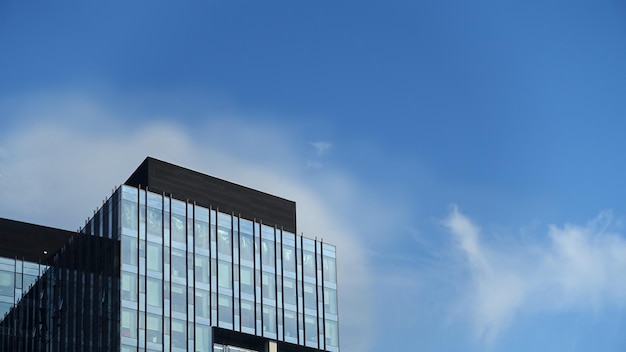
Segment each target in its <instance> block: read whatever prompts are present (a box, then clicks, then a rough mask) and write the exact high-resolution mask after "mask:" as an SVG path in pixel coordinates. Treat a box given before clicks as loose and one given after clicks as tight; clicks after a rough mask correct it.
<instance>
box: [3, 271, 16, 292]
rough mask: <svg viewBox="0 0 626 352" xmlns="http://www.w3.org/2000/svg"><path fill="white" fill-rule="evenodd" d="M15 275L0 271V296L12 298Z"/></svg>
mask: <svg viewBox="0 0 626 352" xmlns="http://www.w3.org/2000/svg"><path fill="white" fill-rule="evenodd" d="M14 283H15V274H14V273H12V272H8V271H0V295H3V296H11V297H13V293H14V289H15V287H14Z"/></svg>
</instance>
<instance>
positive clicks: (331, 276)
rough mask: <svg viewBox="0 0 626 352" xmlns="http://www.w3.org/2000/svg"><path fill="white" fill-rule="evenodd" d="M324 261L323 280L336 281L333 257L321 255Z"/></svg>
mask: <svg viewBox="0 0 626 352" xmlns="http://www.w3.org/2000/svg"><path fill="white" fill-rule="evenodd" d="M323 263H324V281H328V282H332V283H337V268H336V265H335V258H331V257H327V256H324V257H323Z"/></svg>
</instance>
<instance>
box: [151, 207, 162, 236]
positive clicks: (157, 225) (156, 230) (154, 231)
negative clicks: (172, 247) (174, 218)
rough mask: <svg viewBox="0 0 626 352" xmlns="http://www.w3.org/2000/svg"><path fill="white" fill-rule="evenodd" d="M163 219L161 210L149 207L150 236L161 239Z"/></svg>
mask: <svg viewBox="0 0 626 352" xmlns="http://www.w3.org/2000/svg"><path fill="white" fill-rule="evenodd" d="M162 228H163V218H162V212H161V209H156V208H152V207H148V234H149V235H153V236H158V237H161V230H162Z"/></svg>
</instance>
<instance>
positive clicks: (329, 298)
mask: <svg viewBox="0 0 626 352" xmlns="http://www.w3.org/2000/svg"><path fill="white" fill-rule="evenodd" d="M324 310H325V311H326V313H328V314H337V292H336V291H335V290H333V289H331V288H324Z"/></svg>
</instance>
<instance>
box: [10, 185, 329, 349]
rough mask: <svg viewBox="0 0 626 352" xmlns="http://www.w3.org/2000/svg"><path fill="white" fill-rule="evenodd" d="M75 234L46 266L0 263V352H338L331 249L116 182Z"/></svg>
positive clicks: (277, 228)
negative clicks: (225, 334) (242, 340)
mask: <svg viewBox="0 0 626 352" xmlns="http://www.w3.org/2000/svg"><path fill="white" fill-rule="evenodd" d="M80 232H81V234H78V235H75V236H73V237H72V239H71V240H70V242H69V243H68V244H66V245H65V246H64V247H63V248H62V249H61V250H59V251H58V253H56V254H55V256H54V260H53V262H52V264H51V265H50V266H49V267H48V266H44V265H39V264H35V263H30V262H24V261H20V260H16V259H7V258H0V316H2V317H3V319H2V320H1V321H0V331H1V334H0V350H2V351H103V350H106V351H147V352H156V351H163V352H183V351H195V352H209V351H220V352H229V351H230V352H260V351H264V350H265V348H261V347H258V348H257V347H253V348H252V349H251V348H250V346H249V345H245V344H244V345H241V346H238V345H237V344H236V343H233V342H232V341H224V339H220V338H216V337H215V329H220V331H230V332H233V333H236V334H247V335H249V336H252V337H254V339H258V341H266V342H267V341H273V345H272V346H274V347H273V348H272V350H276V349H277V351H279V352H280V351H282V350H283V349H282V347H281V346H282V345H281V343H282V344H284V346H306V347H308V349H305V350H306V351H313V350H323V351H333V352H338V351H339V339H338V315H337V278H336V255H335V247H334V246H332V245H329V244H326V243H322V242H319V241H317V240H313V239H308V238H304V237H302V236H297V235H295V234H294V233H291V232H288V231H283V229H282V228H279V227H276V226H268V225H265V224H263V223H262V222H261V221H256V220H255V221H253V220H248V219H244V218H241V217H239V216H236V215H233V214H227V213H223V212H220V211H219V210H218V209H211V208H207V207H202V206H199V205H197V204H196V203H194V202H191V201H181V200H178V199H174V198H172V197H170V196H165V195H163V194H158V193H153V192H150V191H146V190H144V189H139V188H135V187H131V186H126V185H124V186H121V187H119V188H118V189H117V190H116V191H115V192H114V193H113V195H112V197H111V198H109V199H108V200H107V201H106V202H105V203H104V205H103V207H102V208H100V209H99V210H98V211H97V212H96V213H95V214H94V217H93V218H91V219H90V220H88V222H87V223H86V225H85V227H84V228H83V229H81V230H80ZM276 346H278V347H276ZM244 347H245V348H244ZM285 350H287V351H296V350H298V349H294V348H293V347H288V348H286V349H285ZM298 351H299V350H298Z"/></svg>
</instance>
